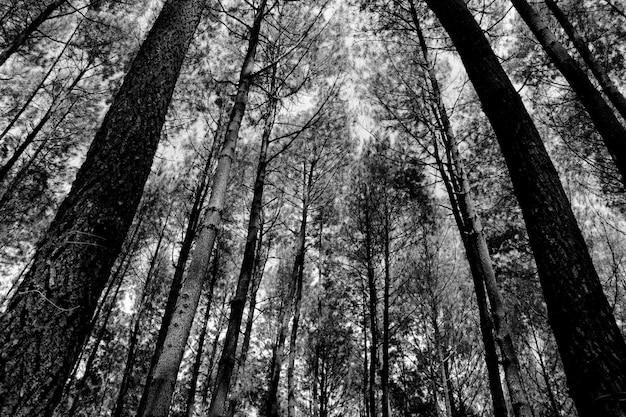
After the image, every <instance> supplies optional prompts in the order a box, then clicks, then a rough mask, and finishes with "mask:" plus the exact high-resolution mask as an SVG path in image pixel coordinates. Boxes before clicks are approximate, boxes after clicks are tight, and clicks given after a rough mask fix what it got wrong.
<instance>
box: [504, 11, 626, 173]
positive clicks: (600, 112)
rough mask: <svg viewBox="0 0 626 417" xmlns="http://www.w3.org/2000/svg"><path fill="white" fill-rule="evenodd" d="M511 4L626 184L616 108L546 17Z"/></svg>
mask: <svg viewBox="0 0 626 417" xmlns="http://www.w3.org/2000/svg"><path fill="white" fill-rule="evenodd" d="M511 3H513V6H514V7H515V9H516V10H517V12H518V13H519V14H520V16H521V17H522V19H524V21H525V22H526V24H527V25H528V27H529V28H530V30H531V31H532V32H533V33H534V35H535V37H536V38H537V40H539V43H541V46H543V49H544V50H545V51H546V54H547V55H548V56H549V57H550V59H551V60H552V62H553V63H554V65H555V66H556V67H557V68H558V69H559V71H560V72H561V74H563V76H564V77H565V79H566V80H567V82H568V83H569V85H570V86H571V87H572V90H574V92H575V93H576V95H577V96H578V99H579V100H580V102H581V103H582V105H583V106H584V107H585V109H586V110H587V113H589V116H590V117H591V120H592V121H593V124H594V125H595V127H596V130H597V131H598V133H599V134H600V136H602V139H603V140H604V143H605V145H606V147H607V149H608V150H609V153H610V154H611V156H612V157H613V161H614V162H615V165H616V166H617V169H618V171H619V172H620V174H621V176H622V183H624V184H625V185H626V128H625V127H624V125H622V124H621V123H620V121H619V120H618V119H617V117H616V116H615V113H613V109H611V107H610V106H609V105H608V103H607V102H606V101H605V100H604V97H602V94H600V92H599V91H598V90H597V89H596V87H595V86H594V85H593V83H592V82H591V80H590V79H589V77H587V74H586V73H585V71H583V69H582V68H581V67H580V66H579V65H578V63H577V62H576V60H574V58H572V56H571V55H570V54H569V53H568V52H567V49H565V47H564V46H563V45H562V44H561V43H560V42H559V41H558V39H557V38H556V37H555V36H554V33H552V31H551V30H550V27H549V26H548V24H547V23H546V22H545V20H544V18H543V16H541V15H540V14H539V13H538V12H537V10H535V9H534V8H533V7H532V6H531V5H530V4H529V3H528V2H527V1H526V0H511Z"/></svg>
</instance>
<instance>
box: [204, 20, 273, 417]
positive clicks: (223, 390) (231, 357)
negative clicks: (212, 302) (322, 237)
mask: <svg viewBox="0 0 626 417" xmlns="http://www.w3.org/2000/svg"><path fill="white" fill-rule="evenodd" d="M259 13H261V14H262V11H260V12H259ZM274 83H275V79H273V80H272V86H271V87H270V91H272V92H273V91H274ZM276 105H277V103H276V99H275V98H272V99H270V104H269V106H270V108H269V112H268V115H267V119H266V120H265V127H264V129H263V134H262V138H261V149H260V152H259V162H258V165H257V172H256V178H255V180H254V195H253V197H252V205H251V207H250V219H249V222H248V232H247V236H246V245H245V248H244V253H243V260H242V262H241V269H240V271H239V279H238V281H237V289H236V290H235V297H234V298H233V299H232V300H231V302H230V316H229V319H228V330H227V331H226V338H225V339H224V348H223V349H222V355H221V357H220V360H219V365H218V368H217V378H216V380H215V388H214V389H213V394H212V395H211V405H210V407H209V413H208V415H209V417H225V416H226V414H227V412H228V405H229V403H228V394H229V391H230V387H231V377H232V374H233V369H234V368H235V362H236V359H235V356H236V354H237V344H238V342H239V333H240V328H241V322H242V320H243V312H244V309H245V305H246V300H247V297H248V289H249V287H250V281H251V280H252V275H253V272H254V263H255V262H254V260H255V254H256V249H257V238H258V235H259V230H260V224H261V209H262V208H263V190H264V188H265V173H266V168H267V147H268V145H269V140H270V135H271V134H272V128H273V126H274V117H275V114H276Z"/></svg>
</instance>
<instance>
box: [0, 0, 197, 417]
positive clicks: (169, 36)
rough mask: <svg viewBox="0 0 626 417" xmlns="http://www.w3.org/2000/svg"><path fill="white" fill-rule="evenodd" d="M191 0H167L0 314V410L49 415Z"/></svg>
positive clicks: (118, 239)
mask: <svg viewBox="0 0 626 417" xmlns="http://www.w3.org/2000/svg"><path fill="white" fill-rule="evenodd" d="M203 4H204V2H202V1H200V0H182V1H181V0H178V1H175V2H174V1H173V0H169V1H168V2H166V4H165V5H164V6H163V9H162V11H161V13H160V15H159V17H158V18H157V20H156V22H155V24H154V26H153V28H152V29H151V30H150V32H149V34H148V36H147V38H146V40H145V41H144V43H143V44H142V46H141V48H140V49H139V52H138V54H137V57H136V58H135V60H134V61H133V63H132V64H131V67H130V70H129V72H128V74H127V75H126V77H125V79H124V83H123V84H122V86H121V88H120V90H119V92H118V93H117V95H116V96H115V99H114V100H113V103H112V105H111V107H110V108H109V111H108V112H107V115H106V116H105V118H104V121H103V123H102V126H101V127H100V129H99V130H98V132H97V133H96V136H95V138H94V141H93V143H92V145H91V148H90V149H89V152H88V154H87V158H86V160H85V162H84V163H83V165H82V166H81V168H80V169H79V171H78V173H77V175H76V180H75V181H74V184H73V185H72V189H71V190H70V192H69V194H68V196H67V197H66V198H65V200H64V201H63V203H62V204H61V206H60V208H59V209H58V211H57V215H56V217H55V219H54V220H53V221H52V224H51V225H50V228H49V229H48V231H47V233H46V235H45V237H44V239H43V241H42V242H41V244H40V245H39V248H38V250H37V252H36V253H35V256H34V261H33V266H32V268H31V270H30V271H29V273H28V274H27V275H26V277H25V278H24V281H23V282H22V284H21V285H20V290H19V292H18V293H17V294H16V295H15V296H14V297H13V299H12V300H11V303H10V304H9V308H8V309H7V311H6V312H5V313H4V314H3V316H2V318H0V328H2V329H3V333H2V336H1V338H0V368H2V369H3V374H2V377H1V379H0V397H3V398H4V402H3V404H2V405H0V414H4V415H12V416H15V417H20V416H38V415H49V414H51V413H52V410H53V409H54V407H55V406H56V405H57V404H58V402H59V400H60V398H61V394H62V392H63V386H64V384H65V381H66V379H67V377H68V374H69V372H70V371H71V369H72V367H73V365H74V362H75V360H76V358H77V357H78V354H79V350H80V347H81V346H82V345H83V340H84V339H85V337H86V335H87V334H88V330H89V329H88V327H89V323H90V321H91V317H92V314H93V312H94V310H95V308H96V306H97V303H98V299H99V297H100V294H101V293H102V291H103V289H104V287H105V286H106V283H107V280H108V278H109V274H110V272H111V267H112V265H113V263H114V262H115V258H117V255H118V254H119V252H120V249H121V246H122V242H123V241H124V238H125V237H126V234H127V232H128V229H129V227H130V225H131V222H132V219H133V217H134V214H135V211H136V209H137V206H138V204H139V200H140V198H141V193H142V190H143V187H144V184H145V182H146V179H147V177H148V174H149V173H150V167H151V165H152V160H153V158H154V154H155V152H156V148H157V145H158V142H159V137H160V131H161V127H162V125H163V122H164V120H165V114H166V112H167V108H168V105H169V102H170V100H171V97H172V93H173V91H174V87H175V84H176V80H177V78H178V74H179V72H180V67H181V65H182V63H183V60H184V57H185V54H186V52H187V48H188V46H189V42H190V41H191V38H192V35H193V33H194V32H195V29H196V26H197V24H198V22H199V20H200V16H201V14H202V5H203Z"/></svg>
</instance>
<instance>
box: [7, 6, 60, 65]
mask: <svg viewBox="0 0 626 417" xmlns="http://www.w3.org/2000/svg"><path fill="white" fill-rule="evenodd" d="M65 2H66V0H54V1H53V2H52V3H50V4H49V5H48V6H46V8H45V9H43V10H42V11H41V13H39V14H38V15H37V16H36V17H35V18H34V19H33V21H32V22H30V23H29V24H28V26H26V27H25V28H24V30H22V31H21V32H20V33H18V34H17V36H16V37H15V39H13V40H12V41H11V43H9V45H7V46H6V47H5V48H4V49H3V50H2V52H0V66H1V65H3V64H4V63H5V62H6V61H7V59H9V57H10V56H11V55H13V53H14V52H16V51H17V50H18V49H19V48H20V47H21V46H22V45H24V43H25V42H26V41H27V40H28V38H30V37H31V36H32V34H33V33H34V32H35V31H36V30H37V29H38V28H39V26H41V24H42V23H43V22H45V21H46V20H48V18H49V17H50V15H51V14H52V13H54V11H55V10H57V9H58V8H60V7H61V6H62V5H63V3H65Z"/></svg>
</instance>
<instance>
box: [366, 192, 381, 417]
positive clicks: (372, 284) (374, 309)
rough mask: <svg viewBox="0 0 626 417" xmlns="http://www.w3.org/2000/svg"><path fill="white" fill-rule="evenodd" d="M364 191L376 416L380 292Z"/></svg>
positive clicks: (371, 403)
mask: <svg viewBox="0 0 626 417" xmlns="http://www.w3.org/2000/svg"><path fill="white" fill-rule="evenodd" d="M364 187H365V193H364V202H363V204H364V207H363V209H364V216H365V256H366V258H367V259H366V260H365V261H366V263H367V287H368V291H369V303H368V304H369V317H370V323H369V324H370V333H371V338H372V342H371V344H370V369H369V371H370V372H369V388H368V397H369V409H370V416H371V417H376V416H377V413H376V369H377V368H378V323H377V321H378V320H377V316H378V294H377V291H376V277H375V275H374V248H373V243H372V240H373V237H372V234H373V231H372V227H373V226H372V218H371V212H370V210H371V207H370V201H369V199H370V194H369V189H368V188H367V186H364Z"/></svg>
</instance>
